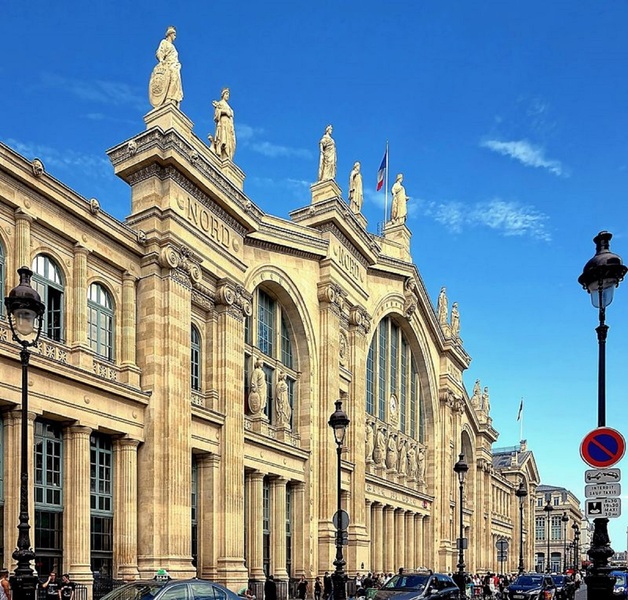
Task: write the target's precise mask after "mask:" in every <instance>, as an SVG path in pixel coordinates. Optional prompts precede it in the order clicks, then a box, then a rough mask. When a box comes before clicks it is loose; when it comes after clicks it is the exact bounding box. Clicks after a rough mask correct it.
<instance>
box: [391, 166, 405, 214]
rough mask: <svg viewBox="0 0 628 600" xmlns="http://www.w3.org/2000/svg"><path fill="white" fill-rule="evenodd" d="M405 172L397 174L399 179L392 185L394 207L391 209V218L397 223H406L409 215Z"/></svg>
mask: <svg viewBox="0 0 628 600" xmlns="http://www.w3.org/2000/svg"><path fill="white" fill-rule="evenodd" d="M402 182H403V174H402V173H399V175H397V180H396V181H395V183H394V184H393V186H392V189H391V192H392V197H393V199H392V207H391V210H390V220H391V221H392V222H393V223H395V224H397V223H405V222H406V217H407V216H408V196H406V189H405V188H404V187H403V185H402Z"/></svg>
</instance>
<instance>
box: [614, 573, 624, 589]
mask: <svg viewBox="0 0 628 600" xmlns="http://www.w3.org/2000/svg"><path fill="white" fill-rule="evenodd" d="M611 575H612V576H613V577H615V587H626V585H628V574H626V573H611Z"/></svg>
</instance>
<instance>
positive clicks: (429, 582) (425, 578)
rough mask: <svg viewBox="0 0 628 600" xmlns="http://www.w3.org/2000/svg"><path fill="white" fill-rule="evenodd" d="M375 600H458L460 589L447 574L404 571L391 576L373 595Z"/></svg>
mask: <svg viewBox="0 0 628 600" xmlns="http://www.w3.org/2000/svg"><path fill="white" fill-rule="evenodd" d="M374 598H375V600H423V598H433V599H434V600H436V599H437V598H438V599H439V600H445V599H447V600H459V598H460V589H459V588H458V586H457V585H456V584H455V583H454V580H453V579H452V578H451V577H449V575H443V574H442V573H432V572H431V571H407V572H406V571H404V572H403V573H402V574H400V575H395V576H394V577H391V578H390V579H389V580H388V581H387V582H386V583H385V584H384V585H383V586H382V587H381V588H380V589H379V590H377V592H376V593H375V596H374Z"/></svg>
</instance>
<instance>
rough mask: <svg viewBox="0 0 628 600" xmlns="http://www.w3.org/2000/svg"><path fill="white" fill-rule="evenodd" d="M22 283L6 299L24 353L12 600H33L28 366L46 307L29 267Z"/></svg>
mask: <svg viewBox="0 0 628 600" xmlns="http://www.w3.org/2000/svg"><path fill="white" fill-rule="evenodd" d="M17 272H18V273H19V275H20V283H19V284H18V286H17V287H15V288H13V289H12V290H11V291H10V292H9V295H8V296H7V297H6V298H5V299H4V304H5V306H6V307H7V315H8V318H9V325H10V327H11V334H12V337H13V340H14V341H16V342H17V343H18V344H20V346H22V350H21V351H20V362H21V363H22V427H21V435H22V439H21V453H22V456H21V461H20V517H19V524H18V526H17V529H18V536H17V548H16V549H15V551H14V552H13V558H14V559H15V561H16V562H17V567H16V568H15V572H14V574H13V576H12V577H11V578H10V583H11V590H12V592H13V600H34V598H35V589H36V585H37V577H35V575H33V569H32V568H31V564H30V563H31V560H34V559H35V553H34V552H33V549H32V548H31V539H30V533H29V531H30V528H31V527H30V525H29V524H28V363H29V359H30V351H29V348H31V347H32V346H35V345H36V344H37V342H38V340H39V336H40V334H41V327H42V315H43V314H44V309H45V305H44V303H43V302H42V301H41V298H40V296H39V294H38V293H37V291H36V290H34V289H33V288H32V286H31V277H32V275H33V272H32V271H31V270H30V269H29V268H28V267H21V268H20V269H18V270H17Z"/></svg>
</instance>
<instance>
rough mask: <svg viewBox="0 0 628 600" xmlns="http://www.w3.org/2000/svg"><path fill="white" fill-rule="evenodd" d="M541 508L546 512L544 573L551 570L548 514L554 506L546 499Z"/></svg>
mask: <svg viewBox="0 0 628 600" xmlns="http://www.w3.org/2000/svg"><path fill="white" fill-rule="evenodd" d="M543 510H544V511H545V512H546V513H547V517H545V518H546V520H547V561H546V563H545V572H546V573H550V572H551V570H552V567H551V565H550V532H551V523H550V520H551V519H550V515H551V514H552V511H553V510H554V507H553V506H552V503H551V502H550V501H549V500H548V501H547V504H546V505H545V506H544V507H543Z"/></svg>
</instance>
